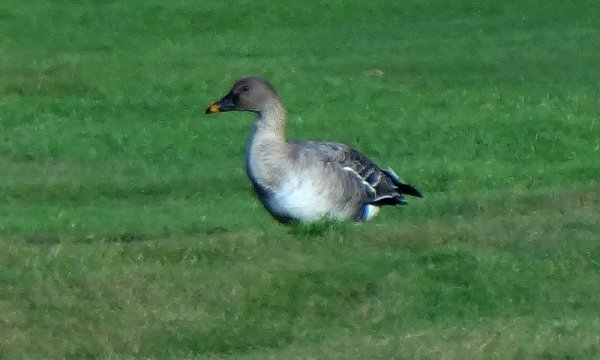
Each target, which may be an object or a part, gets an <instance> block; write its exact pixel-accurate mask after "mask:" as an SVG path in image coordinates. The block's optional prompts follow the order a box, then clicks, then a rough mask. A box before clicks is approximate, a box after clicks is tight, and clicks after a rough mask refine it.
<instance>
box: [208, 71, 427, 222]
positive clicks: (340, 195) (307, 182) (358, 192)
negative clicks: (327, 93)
mask: <svg viewBox="0 0 600 360" xmlns="http://www.w3.org/2000/svg"><path fill="white" fill-rule="evenodd" d="M226 111H250V112H254V113H256V114H257V118H256V122H255V123H254V131H253V132H252V134H251V135H250V138H249V140H248V146H247V149H246V150H247V151H246V173H247V174H248V177H249V178H250V180H251V182H252V184H253V186H254V189H255V190H256V192H257V194H258V197H259V199H260V200H261V202H262V203H263V205H264V206H265V207H266V209H267V210H268V211H269V213H270V214H271V215H272V216H273V217H275V218H276V219H278V220H279V221H282V222H290V221H314V220H318V219H321V218H331V219H340V220H342V219H350V220H354V221H366V220H368V219H370V218H371V217H373V216H374V215H375V214H376V213H377V211H378V210H379V207H380V206H382V205H403V204H406V200H405V199H404V196H403V194H406V195H411V196H417V197H422V195H421V193H420V192H419V191H418V190H417V189H415V188H414V187H412V186H411V185H408V184H405V183H403V182H402V181H401V180H400V179H399V178H398V176H396V174H395V173H394V172H393V171H392V170H391V169H388V170H382V169H381V168H379V167H378V166H377V165H375V164H374V163H373V162H371V161H370V160H369V159H368V158H367V157H366V156H364V155H363V154H361V153H360V152H358V151H357V150H355V149H353V148H350V147H348V146H346V145H344V144H339V143H333V142H320V141H291V142H287V141H286V140H285V119H286V116H285V110H284V108H283V105H282V104H281V101H280V100H279V96H278V95H277V93H276V92H275V90H274V88H273V86H272V85H271V84H269V83H268V82H267V81H266V80H264V79H261V78H256V77H248V78H244V79H241V80H239V81H237V82H236V83H235V84H234V85H233V88H232V89H231V91H230V92H229V93H228V94H227V95H225V96H224V97H223V98H221V100H219V101H217V102H215V103H213V104H211V105H210V107H209V108H208V109H207V110H206V113H207V114H211V113H216V112H226Z"/></svg>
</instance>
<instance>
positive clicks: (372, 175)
mask: <svg viewBox="0 0 600 360" xmlns="http://www.w3.org/2000/svg"><path fill="white" fill-rule="evenodd" d="M293 144H295V145H299V146H301V147H305V148H312V149H314V150H315V151H316V152H317V153H318V154H319V155H320V156H321V157H322V158H324V159H325V160H326V161H329V162H331V163H333V164H335V165H336V166H339V167H340V168H341V169H342V170H343V171H345V172H347V173H348V174H350V175H351V176H354V177H355V178H356V179H357V180H358V181H359V182H360V183H361V184H362V185H363V186H364V188H365V190H366V192H367V193H368V194H369V198H368V199H367V202H368V203H370V204H373V205H403V204H406V200H404V196H403V194H406V195H411V196H416V197H423V195H422V194H421V193H420V192H419V190H417V189H416V188H414V187H413V186H411V185H409V184H406V183H404V182H403V181H402V180H400V178H399V177H398V176H397V175H396V174H395V173H394V172H393V171H392V170H391V169H387V170H383V169H381V168H380V167H379V166H377V165H376V164H374V163H373V162H372V161H371V160H369V159H368V158H367V157H366V156H365V155H363V154H362V153H360V152H359V151H358V150H356V149H353V148H351V147H349V146H347V145H344V144H340V143H335V142H320V141H303V142H294V143H293Z"/></svg>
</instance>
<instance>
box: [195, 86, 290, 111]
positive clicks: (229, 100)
mask: <svg viewBox="0 0 600 360" xmlns="http://www.w3.org/2000/svg"><path fill="white" fill-rule="evenodd" d="M278 103H279V98H278V96H277V93H276V92H275V90H274V89H273V86H272V85H271V84H269V82H268V81H267V80H265V79H261V78H258V77H247V78H243V79H240V80H238V81H236V83H235V84H233V87H232V88H231V90H230V91H229V93H227V95H225V96H223V97H222V98H221V100H219V101H216V102H214V103H212V104H211V105H210V106H209V107H208V109H206V112H205V113H206V114H214V113H218V112H226V111H250V112H254V113H261V112H263V111H265V110H267V109H268V108H269V107H270V106H273V105H275V104H278Z"/></svg>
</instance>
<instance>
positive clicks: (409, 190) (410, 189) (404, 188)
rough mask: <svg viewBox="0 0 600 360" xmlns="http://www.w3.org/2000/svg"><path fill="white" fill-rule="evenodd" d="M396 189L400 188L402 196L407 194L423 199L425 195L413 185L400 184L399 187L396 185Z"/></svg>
mask: <svg viewBox="0 0 600 360" xmlns="http://www.w3.org/2000/svg"><path fill="white" fill-rule="evenodd" d="M396 187H397V188H398V191H399V192H400V193H402V194H406V195H410V196H414V197H418V198H422V197H423V194H422V193H421V192H420V191H419V190H417V189H416V188H415V187H414V186H412V185H409V184H398V185H396Z"/></svg>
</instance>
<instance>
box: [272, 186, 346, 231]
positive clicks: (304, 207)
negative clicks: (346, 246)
mask: <svg viewBox="0 0 600 360" xmlns="http://www.w3.org/2000/svg"><path fill="white" fill-rule="evenodd" d="M329 191H331V190H328V189H327V188H326V187H325V186H324V184H323V183H322V182H321V181H319V180H318V179H310V178H299V177H295V176H290V177H289V178H288V179H286V181H284V182H282V184H281V185H280V186H279V188H278V189H276V190H275V191H274V192H273V193H272V194H270V196H269V198H268V199H265V200H266V201H267V202H268V208H269V209H270V210H271V211H272V212H273V213H275V214H276V215H278V216H282V217H287V218H292V219H297V220H301V221H314V220H318V219H320V218H323V217H329V218H335V219H344V218H349V217H351V216H352V214H350V213H349V214H345V213H344V212H340V211H339V210H336V208H339V206H336V204H333V203H332V201H331V198H332V196H331V194H330V193H329Z"/></svg>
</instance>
